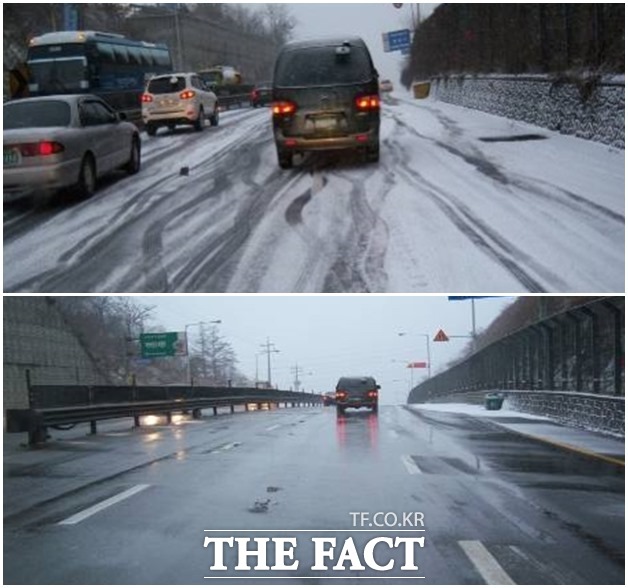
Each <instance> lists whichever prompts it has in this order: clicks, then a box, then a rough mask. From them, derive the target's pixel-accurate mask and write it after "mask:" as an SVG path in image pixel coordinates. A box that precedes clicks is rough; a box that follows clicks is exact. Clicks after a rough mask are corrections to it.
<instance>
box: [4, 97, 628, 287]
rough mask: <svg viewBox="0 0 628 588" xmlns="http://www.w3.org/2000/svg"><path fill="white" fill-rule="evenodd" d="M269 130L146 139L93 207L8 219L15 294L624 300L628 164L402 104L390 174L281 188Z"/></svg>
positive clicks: (285, 181)
mask: <svg viewBox="0 0 628 588" xmlns="http://www.w3.org/2000/svg"><path fill="white" fill-rule="evenodd" d="M269 117H270V115H269V112H268V111H267V110H261V111H260V110H247V111H234V112H230V113H225V114H224V116H223V118H222V121H221V126H220V127H219V128H218V129H206V130H205V131H204V132H203V133H200V134H199V133H194V132H192V131H189V130H187V129H181V130H177V131H176V132H175V133H166V132H162V133H163V134H161V133H160V135H158V136H157V137H156V138H154V139H148V138H147V137H144V143H143V169H142V171H141V172H140V174H139V175H138V176H135V177H132V178H128V177H125V176H122V175H121V176H119V177H115V178H112V179H111V180H107V181H106V182H105V183H104V184H103V185H102V186H101V188H100V190H99V191H98V193H97V194H96V196H95V197H94V198H92V199H91V200H89V201H86V202H81V203H76V202H75V203H70V204H67V205H56V206H54V207H48V208H43V209H42V208H39V209H35V210H27V209H24V208H20V207H15V206H11V207H7V206H6V205H5V209H4V289H5V291H7V292H103V293H106V292H107V293H108V292H116V293H122V292H129V293H131V292H314V293H318V292H407V293H413V292H448V293H456V292H460V293H463V292H464V293H470V292H473V293H484V292H486V293H488V292H490V293H506V292H508V293H513V292H528V291H529V292H561V293H566V292H569V293H579V292H599V293H606V292H623V291H624V152H623V151H620V150H617V149H613V148H609V147H607V146H604V145H601V144H597V143H592V142H587V141H583V140H580V139H577V138H573V137H565V136H561V135H559V134H557V133H553V132H550V131H546V130H544V129H539V128H537V127H532V126H530V125H526V124H522V123H517V122H513V121H509V120H507V119H503V118H498V117H494V116H490V115H487V114H483V113H479V112H476V111H472V110H468V109H464V108H460V107H456V106H452V105H447V104H443V103H439V102H433V101H424V102H414V101H412V100H410V99H409V98H406V97H405V96H398V97H397V98H395V99H393V100H392V101H389V102H388V103H387V104H385V106H384V110H383V122H382V159H381V162H380V164H379V165H363V164H361V163H360V162H359V161H358V160H357V159H355V158H354V157H353V156H350V155H341V156H339V155H337V154H333V155H327V156H317V157H308V158H307V159H306V160H305V161H303V162H302V164H301V165H298V166H297V167H296V168H295V170H293V171H290V172H282V171H280V170H279V168H278V166H277V163H276V155H275V151H274V145H273V141H272V132H271V127H270V120H269ZM183 167H187V168H189V170H188V171H189V173H187V174H184V175H181V173H180V171H181V168H183Z"/></svg>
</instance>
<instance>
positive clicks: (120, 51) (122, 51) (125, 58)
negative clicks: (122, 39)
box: [113, 45, 129, 65]
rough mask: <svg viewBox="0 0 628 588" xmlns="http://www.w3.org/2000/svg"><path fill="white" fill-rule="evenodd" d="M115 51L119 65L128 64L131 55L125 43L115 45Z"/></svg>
mask: <svg viewBox="0 0 628 588" xmlns="http://www.w3.org/2000/svg"><path fill="white" fill-rule="evenodd" d="M113 53H114V55H115V59H116V63H117V64H118V65H127V64H128V63H129V55H128V53H127V50H126V47H125V46H124V45H114V46H113Z"/></svg>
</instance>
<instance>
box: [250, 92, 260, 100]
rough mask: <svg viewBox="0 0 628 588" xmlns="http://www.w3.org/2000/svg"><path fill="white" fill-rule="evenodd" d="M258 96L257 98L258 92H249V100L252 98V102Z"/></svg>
mask: <svg viewBox="0 0 628 588" xmlns="http://www.w3.org/2000/svg"><path fill="white" fill-rule="evenodd" d="M258 96H259V90H253V91H252V92H251V98H253V100H255V99H256V98H257V97H258Z"/></svg>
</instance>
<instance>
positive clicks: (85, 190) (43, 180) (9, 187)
mask: <svg viewBox="0 0 628 588" xmlns="http://www.w3.org/2000/svg"><path fill="white" fill-rule="evenodd" d="M123 119H124V117H123V116H121V115H119V114H117V113H116V112H115V111H114V110H112V109H111V108H110V107H109V105H108V104H107V103H106V102H104V101H103V100H101V99H100V98H98V97H96V96H91V95H85V94H83V95H77V96H46V97H40V98H26V99H23V100H15V101H12V102H7V103H5V104H4V132H3V135H4V136H3V151H4V153H3V184H4V202H9V201H12V200H16V199H18V198H22V197H24V196H40V195H44V196H45V195H49V194H51V193H53V192H56V191H59V190H63V189H67V188H69V189H71V190H72V191H74V192H75V193H76V194H77V195H78V196H79V197H82V198H87V197H89V196H91V195H92V194H93V193H94V192H95V190H96V182H97V180H98V178H100V177H101V176H103V175H105V174H107V173H109V172H111V171H113V170H116V169H120V168H122V169H124V170H126V172H128V173H129V174H136V173H137V172H138V171H139V170H140V153H141V143H140V135H139V131H138V129H137V127H136V126H135V125H134V124H131V123H129V122H127V121H125V120H123Z"/></svg>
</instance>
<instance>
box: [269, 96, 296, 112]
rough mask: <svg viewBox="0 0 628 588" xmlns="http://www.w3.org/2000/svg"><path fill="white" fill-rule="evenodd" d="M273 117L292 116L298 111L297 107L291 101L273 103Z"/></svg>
mask: <svg viewBox="0 0 628 588" xmlns="http://www.w3.org/2000/svg"><path fill="white" fill-rule="evenodd" d="M272 109H273V116H290V115H291V114H294V113H295V112H296V111H297V105H296V104H295V103H294V102H290V101H289V100H284V101H281V102H273V105H272Z"/></svg>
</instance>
